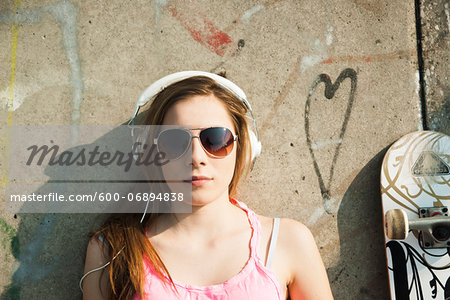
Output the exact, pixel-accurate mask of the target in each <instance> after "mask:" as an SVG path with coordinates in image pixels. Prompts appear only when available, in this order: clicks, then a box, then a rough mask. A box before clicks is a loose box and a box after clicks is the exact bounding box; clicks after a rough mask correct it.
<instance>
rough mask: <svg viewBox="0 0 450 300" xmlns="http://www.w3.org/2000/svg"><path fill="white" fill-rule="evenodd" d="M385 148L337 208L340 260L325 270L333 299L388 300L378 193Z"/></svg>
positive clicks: (362, 173)
mask: <svg viewBox="0 0 450 300" xmlns="http://www.w3.org/2000/svg"><path fill="white" fill-rule="evenodd" d="M387 149H389V146H388V147H386V148H384V149H383V150H382V151H380V152H379V153H378V154H377V155H375V156H374V157H373V158H372V159H371V160H370V161H369V162H368V163H367V164H366V165H365V166H364V168H363V169H362V170H361V171H360V172H359V173H358V175H357V176H356V178H355V179H354V180H353V182H352V183H351V184H350V186H349V188H348V189H347V191H346V193H345V195H344V197H343V199H342V202H341V204H340V206H339V210H338V216H337V218H338V219H337V222H338V230H339V237H340V259H339V261H338V263H337V264H336V266H334V267H332V268H329V269H328V270H327V271H328V276H329V280H330V284H331V287H332V290H333V295H334V297H335V299H377V300H380V299H390V297H389V284H388V280H387V265H386V258H385V247H384V243H385V241H384V232H383V217H382V208H381V192H380V172H381V164H382V161H383V157H384V154H385V153H386V151H387ZM342 287H347V288H346V289H343V288H342ZM349 295H352V296H353V297H351V298H350V297H349Z"/></svg>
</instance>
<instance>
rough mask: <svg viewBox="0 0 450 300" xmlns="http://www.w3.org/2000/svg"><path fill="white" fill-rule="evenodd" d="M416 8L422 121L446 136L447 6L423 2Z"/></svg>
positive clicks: (449, 93)
mask: <svg viewBox="0 0 450 300" xmlns="http://www.w3.org/2000/svg"><path fill="white" fill-rule="evenodd" d="M420 7H421V25H422V26H421V29H422V49H423V73H424V86H425V90H424V92H425V99H426V110H427V118H426V121H427V125H428V127H429V128H430V129H432V130H436V131H440V132H444V133H446V134H450V85H449V79H450V69H449V67H448V64H449V60H450V50H449V49H450V35H449V32H450V3H449V2H448V1H424V2H423V3H422V4H421V6H420Z"/></svg>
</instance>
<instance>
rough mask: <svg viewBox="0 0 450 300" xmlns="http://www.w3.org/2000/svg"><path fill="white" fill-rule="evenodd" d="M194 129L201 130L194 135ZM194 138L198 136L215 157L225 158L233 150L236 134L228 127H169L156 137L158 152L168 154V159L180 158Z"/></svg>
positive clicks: (204, 146) (208, 151) (205, 148)
mask: <svg viewBox="0 0 450 300" xmlns="http://www.w3.org/2000/svg"><path fill="white" fill-rule="evenodd" d="M192 130H201V131H200V133H199V134H198V135H192V133H191V131H192ZM193 138H198V139H199V140H200V144H201V145H202V148H203V149H204V150H205V151H206V153H208V154H209V155H210V156H212V157H214V158H224V157H226V156H228V155H229V154H230V153H231V151H232V150H233V145H234V141H236V140H237V135H236V136H234V135H233V133H232V132H231V130H229V129H228V128H226V127H208V128H192V129H179V128H175V129H167V130H163V131H161V132H160V133H159V135H158V137H157V138H155V139H154V143H155V144H156V147H157V149H158V152H162V153H165V154H166V158H168V159H178V158H180V157H181V156H183V155H184V154H185V153H186V151H187V150H188V149H189V147H190V146H191V142H192V139H193Z"/></svg>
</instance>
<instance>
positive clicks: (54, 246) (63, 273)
mask: <svg viewBox="0 0 450 300" xmlns="http://www.w3.org/2000/svg"><path fill="white" fill-rule="evenodd" d="M19 216H20V218H21V222H20V225H19V228H18V230H17V235H16V236H15V237H14V238H13V240H12V242H11V248H12V253H13V255H14V257H15V259H16V260H17V261H18V263H19V266H18V268H17V269H16V270H15V272H14V274H13V276H12V278H11V280H12V283H11V284H10V285H9V286H7V287H6V289H5V290H4V291H3V293H2V294H1V296H0V299H1V300H10V299H11V300H13V299H14V300H17V299H81V298H82V296H81V291H80V290H79V288H78V281H79V279H80V277H81V275H82V274H83V268H84V256H85V252H86V247H87V243H88V236H87V232H89V231H90V230H93V229H95V228H96V227H97V226H98V225H99V224H100V223H101V222H102V220H103V219H104V215H100V214H53V213H52V214H19Z"/></svg>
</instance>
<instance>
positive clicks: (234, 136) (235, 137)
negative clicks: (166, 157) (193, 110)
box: [153, 126, 238, 160]
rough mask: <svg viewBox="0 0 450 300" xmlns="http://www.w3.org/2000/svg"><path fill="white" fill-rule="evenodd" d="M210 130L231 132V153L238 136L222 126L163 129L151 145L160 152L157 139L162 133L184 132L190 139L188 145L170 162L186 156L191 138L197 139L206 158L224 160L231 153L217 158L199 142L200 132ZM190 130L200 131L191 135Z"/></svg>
mask: <svg viewBox="0 0 450 300" xmlns="http://www.w3.org/2000/svg"><path fill="white" fill-rule="evenodd" d="M210 128H225V129H227V130H228V131H230V132H231V135H232V136H233V148H231V151H233V149H234V142H236V141H237V139H238V136H237V135H235V134H234V133H233V131H231V130H230V129H229V128H227V127H224V126H211V127H202V128H170V129H165V130H162V131H161V132H160V133H159V134H158V136H157V137H156V138H154V139H153V144H155V145H156V149H157V150H158V152H160V151H159V146H158V139H159V137H160V136H161V134H162V133H164V132H166V131H169V130H182V131H186V132H187V133H189V135H190V136H191V138H190V139H189V144H188V146H187V147H186V149H185V150H184V152H183V153H182V154H181V155H180V156H178V157H176V158H172V160H177V159H179V158H180V157H182V156H184V155H185V154H186V152H187V150H188V149H189V147H190V146H191V145H192V139H193V138H198V139H199V141H200V145H201V146H202V149H203V151H205V153H206V154H208V156H211V157H212V158H216V159H221V158H225V157H227V156H229V155H230V153H231V151H230V152H229V153H228V154H227V155H225V156H217V155H214V154H212V153H210V152H209V151H208V150H206V149H205V147H204V146H203V143H202V141H201V140H200V133H201V132H202V131H204V130H207V129H210ZM192 130H200V132H199V134H198V135H192Z"/></svg>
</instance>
